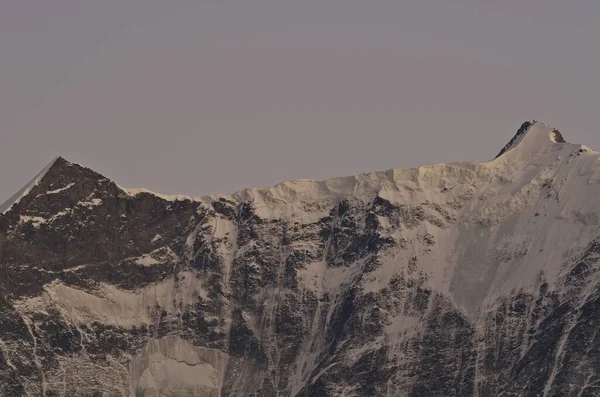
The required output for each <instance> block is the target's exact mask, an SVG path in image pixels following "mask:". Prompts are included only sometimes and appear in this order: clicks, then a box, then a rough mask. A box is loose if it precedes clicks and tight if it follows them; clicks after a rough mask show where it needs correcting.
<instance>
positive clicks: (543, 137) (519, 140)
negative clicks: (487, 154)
mask: <svg viewBox="0 0 600 397" xmlns="http://www.w3.org/2000/svg"><path fill="white" fill-rule="evenodd" d="M548 143H566V141H565V139H564V138H563V136H562V134H561V133H560V131H558V130H557V129H556V128H552V127H549V126H548V125H546V124H543V123H540V122H538V121H536V120H532V121H526V122H524V123H523V124H521V127H519V129H518V130H517V133H516V134H515V135H514V136H513V137H512V139H511V140H510V141H508V143H507V144H506V145H505V146H504V147H503V148H502V150H501V151H500V153H498V155H497V156H496V157H495V158H498V157H500V156H502V155H503V154H505V153H506V152H508V151H510V150H512V149H514V148H516V147H517V146H523V145H524V146H527V148H526V149H525V150H529V151H531V150H537V149H539V148H540V146H546V145H547V144H548Z"/></svg>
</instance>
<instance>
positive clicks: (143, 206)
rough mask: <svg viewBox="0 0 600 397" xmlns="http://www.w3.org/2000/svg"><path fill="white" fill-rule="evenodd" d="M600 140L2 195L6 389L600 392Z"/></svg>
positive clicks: (551, 139) (550, 136)
mask: <svg viewBox="0 0 600 397" xmlns="http://www.w3.org/2000/svg"><path fill="white" fill-rule="evenodd" d="M599 193H600V154H599V153H597V152H594V151H592V150H590V149H588V148H586V147H585V146H581V145H574V144H570V143H566V142H565V141H564V139H563V137H562V136H561V134H560V133H559V132H558V131H556V130H553V129H552V128H550V127H548V126H546V125H544V124H541V123H536V122H532V123H529V122H528V123H525V124H524V125H523V126H522V128H521V129H520V130H519V131H518V133H517V135H515V137H514V138H513V139H512V140H511V141H510V142H509V144H508V145H507V146H506V147H505V148H504V149H503V150H502V152H501V153H500V154H499V155H498V157H497V158H496V159H494V160H492V161H489V162H486V163H468V162H464V163H452V164H436V165H430V166H425V167H421V168H418V169H394V170H389V171H385V172H372V173H367V174H361V175H357V176H351V177H344V178H334V179H330V180H327V181H293V182H285V183H282V184H280V185H277V186H274V187H272V188H268V189H246V190H242V191H240V192H238V193H235V194H233V195H214V196H209V197H201V198H188V197H183V196H164V195H158V194H154V193H152V192H148V191H145V190H127V189H123V188H121V187H119V186H118V185H116V184H115V183H113V182H111V181H110V180H108V179H106V178H104V177H103V176H102V175H100V174H98V173H96V172H94V171H92V170H90V169H88V168H85V167H82V166H80V165H77V164H73V163H70V162H68V161H66V160H64V159H62V158H58V159H56V160H55V161H53V162H52V163H51V164H50V165H49V166H48V167H47V168H46V169H44V170H43V171H42V172H41V173H40V174H39V175H38V176H37V177H36V178H35V179H34V180H33V181H32V182H31V183H30V184H28V185H27V186H26V187H25V188H24V189H23V190H22V191H20V192H18V194H17V195H16V196H15V197H13V198H12V199H11V200H10V201H9V202H8V203H6V204H4V205H2V206H0V209H1V210H2V215H0V396H4V397H13V396H32V397H33V396H48V397H50V396H81V397H84V396H90V397H91V396H94V397H96V396H127V397H129V396H136V397H138V396H211V397H216V396H232V397H233V396H236V397H246V396H256V397H258V396H265V397H275V396H277V397H283V396H285V397H287V396H290V397H291V396H298V397H309V396H316V397H321V396H348V397H350V396H423V397H425V396H427V397H431V396H440V397H441V396H444V397H448V396H598V395H600V333H599V332H598V331H599V330H600V273H599V270H600V201H599V200H598V198H599Z"/></svg>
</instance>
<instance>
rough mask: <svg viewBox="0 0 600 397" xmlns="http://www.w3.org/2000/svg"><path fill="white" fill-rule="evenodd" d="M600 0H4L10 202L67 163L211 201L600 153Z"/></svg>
mask: <svg viewBox="0 0 600 397" xmlns="http://www.w3.org/2000/svg"><path fill="white" fill-rule="evenodd" d="M598 38H600V2H598V1H596V0H572V1H568V2H567V1H564V0H506V1H497V0H484V1H481V0H480V1H478V0H385V1H384V0H369V1H367V0H301V1H299V0H293V1H292V0H231V1H228V0H171V1H164V0H102V1H97V0H95V1H92V0H52V1H44V0H0V120H2V122H1V124H0V135H1V138H2V139H1V140H0V142H1V144H0V202H1V201H3V200H4V199H7V198H8V197H9V196H11V195H12V194H13V193H14V192H16V191H17V190H18V189H19V188H20V187H21V186H22V185H23V184H25V183H26V182H27V181H28V180H30V179H31V177H33V176H34V175H35V174H36V173H37V172H39V170H40V169H42V168H43V167H44V166H45V165H46V163H48V162H50V161H51V160H52V159H53V158H54V157H55V156H57V155H62V156H64V157H65V158H67V159H68V160H71V161H75V162H79V163H82V164H84V165H87V166H90V167H91V168H93V169H95V170H96V171H98V172H100V173H102V174H104V175H106V176H107V177H109V178H111V179H113V180H114V181H116V182H117V183H119V184H121V185H123V186H126V187H146V188H148V189H151V190H155V191H158V192H165V193H183V194H190V195H202V194H209V193H227V192H232V191H235V190H238V189H240V188H243V187H259V186H268V185H272V184H275V183H277V182H281V181H283V180H287V179H299V178H311V179H323V178H328V177H332V176H339V175H349V174H354V173H359V172H365V171H371V170H380V169H381V170H382V169H388V168H395V167H412V166H418V165H424V164H428V163H436V162H447V161H457V160H475V161H478V160H487V159H491V158H493V157H494V156H495V155H496V153H497V152H498V151H499V150H500V149H501V147H502V146H503V145H504V144H505V143H506V142H507V141H508V139H510V137H511V136H512V134H513V133H514V132H515V131H516V129H517V128H518V126H519V125H520V123H521V122H523V121H525V120H528V119H532V118H535V119H537V120H540V121H544V122H546V123H548V124H550V125H552V126H555V127H557V128H559V129H560V130H561V131H562V132H563V133H564V135H565V137H566V139H567V140H568V141H570V142H576V143H584V144H586V145H588V146H591V147H592V148H596V149H600V131H598V129H597V128H598V127H597V120H596V119H597V114H596V113H597V112H598V106H599V104H600V78H599V73H600V72H599V71H600V48H599V47H600V44H598Z"/></svg>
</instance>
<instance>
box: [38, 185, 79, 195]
mask: <svg viewBox="0 0 600 397" xmlns="http://www.w3.org/2000/svg"><path fill="white" fill-rule="evenodd" d="M73 186H75V184H74V183H69V184H68V185H67V186H65V187H61V188H60V189H56V190H50V191H48V192H46V193H45V194H56V193H60V192H62V191H64V190H67V189H70V188H72V187H73Z"/></svg>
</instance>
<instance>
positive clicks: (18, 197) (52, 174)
mask: <svg viewBox="0 0 600 397" xmlns="http://www.w3.org/2000/svg"><path fill="white" fill-rule="evenodd" d="M99 179H104V177H103V176H102V175H100V174H98V173H97V172H95V171H93V170H91V169H89V168H87V167H84V166H82V165H79V164H75V163H72V162H70V161H68V160H66V159H65V158H64V157H62V156H58V157H56V158H54V159H53V160H52V161H51V162H50V163H49V164H48V165H47V166H46V167H44V168H43V169H42V170H41V171H40V172H39V173H38V174H37V175H36V176H35V177H34V178H33V179H32V180H30V181H29V182H28V183H27V184H26V185H25V186H23V188H21V189H20V190H19V191H18V192H17V193H15V194H14V195H13V196H12V197H11V198H9V199H8V200H7V201H6V202H4V203H2V204H0V214H5V213H7V212H9V211H11V210H12V209H13V208H14V207H15V206H16V205H18V204H19V203H21V201H22V200H23V199H25V198H26V197H28V196H37V195H39V194H40V193H42V194H43V193H44V192H48V191H60V190H62V189H65V188H66V187H67V186H69V185H71V186H72V185H73V184H75V183H77V182H81V183H83V182H84V181H85V180H99ZM32 193H33V194H32Z"/></svg>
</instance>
